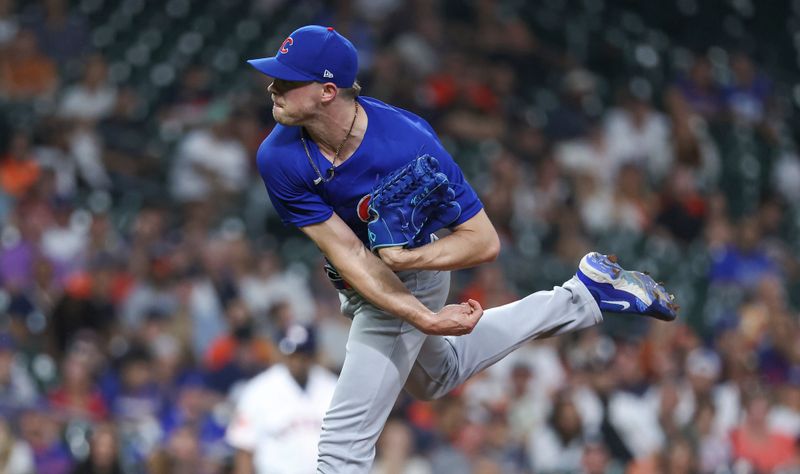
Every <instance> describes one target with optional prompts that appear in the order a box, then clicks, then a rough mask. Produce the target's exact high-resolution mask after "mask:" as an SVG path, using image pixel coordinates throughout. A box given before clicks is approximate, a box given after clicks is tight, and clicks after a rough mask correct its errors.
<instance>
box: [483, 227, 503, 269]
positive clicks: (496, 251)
mask: <svg viewBox="0 0 800 474" xmlns="http://www.w3.org/2000/svg"><path fill="white" fill-rule="evenodd" d="M498 255H500V237H498V235H497V232H493V233H492V238H491V239H489V241H488V242H486V245H485V246H484V259H483V261H484V262H493V261H495V260H497V256H498Z"/></svg>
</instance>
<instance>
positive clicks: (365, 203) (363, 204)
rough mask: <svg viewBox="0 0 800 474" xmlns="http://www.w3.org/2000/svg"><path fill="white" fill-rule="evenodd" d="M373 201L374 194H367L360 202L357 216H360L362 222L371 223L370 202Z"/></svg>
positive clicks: (357, 207)
mask: <svg viewBox="0 0 800 474" xmlns="http://www.w3.org/2000/svg"><path fill="white" fill-rule="evenodd" d="M371 199H372V194H365V195H364V197H362V198H361V200H359V201H358V206H356V214H358V218H359V219H361V222H369V221H370V220H371V217H370V215H369V201H370V200H371Z"/></svg>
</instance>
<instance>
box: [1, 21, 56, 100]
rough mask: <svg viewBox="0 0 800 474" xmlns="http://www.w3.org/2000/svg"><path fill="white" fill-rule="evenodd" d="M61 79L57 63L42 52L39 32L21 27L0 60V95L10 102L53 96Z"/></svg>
mask: <svg viewBox="0 0 800 474" xmlns="http://www.w3.org/2000/svg"><path fill="white" fill-rule="evenodd" d="M58 81H59V78H58V71H57V70H56V65H55V63H53V61H52V60H51V59H50V58H48V57H47V56H45V55H44V54H42V52H41V51H40V49H39V46H38V45H37V40H36V35H35V34H34V33H33V32H32V31H30V30H24V29H23V30H19V32H18V33H17V35H16V36H15V37H14V39H13V40H11V42H10V44H9V45H8V47H7V48H4V53H3V57H2V58H1V59H0V97H2V98H4V99H6V100H11V101H23V100H35V99H51V98H52V97H53V95H54V94H55V92H56V87H57V86H58Z"/></svg>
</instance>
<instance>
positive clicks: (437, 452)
mask: <svg viewBox="0 0 800 474" xmlns="http://www.w3.org/2000/svg"><path fill="white" fill-rule="evenodd" d="M433 403H434V413H435V417H436V418H435V426H436V430H435V431H434V435H435V437H436V438H435V439H434V441H433V447H432V449H431V451H430V453H428V459H430V462H431V467H432V469H433V473H434V474H447V473H450V472H470V459H469V458H468V457H467V455H466V454H465V453H464V452H463V451H462V450H461V449H458V447H457V446H456V443H457V442H458V441H459V437H461V436H462V435H463V433H464V431H465V428H466V426H467V419H466V413H465V406H464V401H463V400H462V399H461V398H460V397H458V396H457V395H455V394H452V393H451V394H448V395H445V396H444V397H442V398H440V399H438V400H436V401H434V402H433Z"/></svg>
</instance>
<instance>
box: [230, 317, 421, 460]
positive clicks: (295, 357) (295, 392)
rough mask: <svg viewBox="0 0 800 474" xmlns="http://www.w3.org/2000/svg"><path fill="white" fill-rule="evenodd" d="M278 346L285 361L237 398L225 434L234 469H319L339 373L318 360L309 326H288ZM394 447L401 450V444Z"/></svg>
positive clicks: (262, 375) (255, 380)
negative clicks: (326, 418)
mask: <svg viewBox="0 0 800 474" xmlns="http://www.w3.org/2000/svg"><path fill="white" fill-rule="evenodd" d="M278 348H279V349H280V351H281V353H282V354H284V359H283V361H282V363H279V364H275V365H274V366H272V367H271V368H269V369H267V370H266V371H265V372H263V373H262V374H260V375H258V376H257V377H255V378H254V379H253V380H252V381H250V382H249V383H248V384H247V385H246V386H245V387H244V389H243V390H242V392H241V395H240V396H239V398H238V400H237V402H236V412H235V415H234V418H233V421H232V422H231V424H230V426H229V427H228V431H227V434H226V439H227V441H228V443H229V444H230V445H231V446H233V447H234V448H236V457H235V469H236V472H242V473H245V472H287V473H289V472H292V473H294V472H296V473H298V474H299V473H304V472H311V471H313V470H314V469H315V466H316V452H317V443H318V441H319V435H320V431H321V429H322V417H323V415H324V414H325V411H326V410H327V409H328V405H330V402H331V398H332V397H333V390H334V387H335V385H336V377H335V376H334V375H333V374H331V373H330V372H328V371H327V370H326V369H324V368H322V367H321V366H319V365H317V364H316V363H315V360H316V356H315V354H316V333H315V331H314V330H313V329H311V328H310V327H303V326H299V325H293V326H290V327H289V328H288V330H287V331H286V332H285V333H284V335H283V337H282V338H281V339H280V341H279V343H278ZM264 406H275V407H278V406H279V407H281V409H280V410H264ZM399 441H400V442H402V438H400V440H399ZM395 449H399V450H400V452H402V451H403V447H402V446H395ZM392 472H394V471H392ZM413 472H417V471H413Z"/></svg>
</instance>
